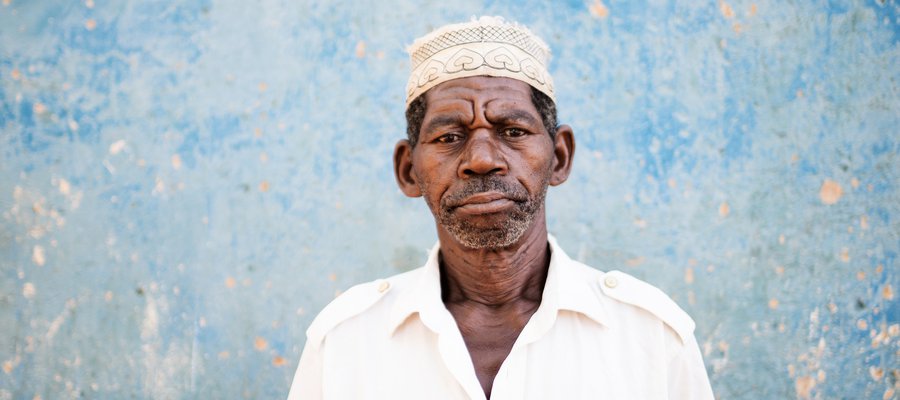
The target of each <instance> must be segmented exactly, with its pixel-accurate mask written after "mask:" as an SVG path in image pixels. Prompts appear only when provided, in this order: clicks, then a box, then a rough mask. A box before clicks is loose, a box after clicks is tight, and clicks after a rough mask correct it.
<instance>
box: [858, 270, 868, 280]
mask: <svg viewBox="0 0 900 400" xmlns="http://www.w3.org/2000/svg"><path fill="white" fill-rule="evenodd" d="M865 279H866V271H856V280H858V281H861V280H865Z"/></svg>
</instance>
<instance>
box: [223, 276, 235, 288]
mask: <svg viewBox="0 0 900 400" xmlns="http://www.w3.org/2000/svg"><path fill="white" fill-rule="evenodd" d="M236 285H237V280H236V279H234V278H232V277H230V276H229V277H227V278H225V287H227V288H229V289H231V288H233V287H235V286H236Z"/></svg>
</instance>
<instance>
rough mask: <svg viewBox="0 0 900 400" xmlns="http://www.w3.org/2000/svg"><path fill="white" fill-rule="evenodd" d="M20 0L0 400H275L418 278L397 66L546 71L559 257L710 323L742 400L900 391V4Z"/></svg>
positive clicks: (15, 17) (707, 351)
mask: <svg viewBox="0 0 900 400" xmlns="http://www.w3.org/2000/svg"><path fill="white" fill-rule="evenodd" d="M417 3H422V2H413V1H384V2H376V1H365V2H359V3H357V4H355V5H353V6H337V5H333V4H332V5H329V4H324V3H319V2H308V1H269V0H263V1H258V2H238V1H222V0H208V1H172V2H137V1H135V2H118V1H111V2H107V1H96V2H95V1H94V0H86V1H81V2H77V1H40V2H26V1H20V0H2V5H0V213H2V214H0V275H2V280H0V362H2V372H0V399H35V398H41V399H59V398H80V397H84V398H194V397H198V398H282V397H284V396H286V394H287V390H288V387H289V384H290V380H291V376H292V373H293V370H294V368H295V366H296V363H297V361H298V359H299V356H300V350H301V349H302V346H303V342H304V331H305V329H306V327H307V325H308V324H309V322H310V320H311V319H312V317H313V316H314V315H315V313H316V312H317V311H318V310H320V309H321V307H322V306H324V304H326V303H327V302H328V301H329V300H331V299H332V298H333V297H334V296H335V295H336V294H338V293H340V291H341V290H344V289H346V288H348V287H349V286H351V285H352V284H354V283H359V282H363V281H368V280H371V279H375V278H377V277H384V276H388V275H391V274H394V273H397V272H400V271H403V270H407V269H410V268H413V267H415V266H417V265H419V264H420V263H422V262H423V261H424V249H426V248H428V247H429V246H430V245H431V244H432V242H433V241H434V239H435V235H434V233H433V223H432V220H431V218H430V215H429V214H428V212H427V210H426V209H425V207H424V204H422V202H421V200H412V199H406V198H404V197H403V196H402V195H401V194H400V193H399V191H398V190H397V188H396V186H395V184H394V182H393V177H392V175H391V172H390V163H391V152H392V149H393V144H394V143H395V141H396V140H397V139H398V138H400V137H401V136H402V135H403V132H404V129H405V125H404V124H405V123H404V120H403V103H404V101H403V100H404V99H403V88H404V85H405V78H406V72H407V71H408V66H407V60H406V56H405V54H404V51H403V49H404V46H405V45H406V44H408V43H410V42H411V41H412V40H413V39H414V38H415V37H416V36H418V35H421V34H423V33H425V32H427V31H429V30H430V29H431V28H434V27H436V26H439V25H441V24H443V23H446V22H455V21H460V20H465V19H468V17H469V16H471V15H474V14H501V15H506V16H508V17H509V18H512V19H516V20H518V21H520V22H523V23H525V24H527V25H529V26H530V27H531V28H532V29H533V30H535V31H536V32H538V33H540V34H541V35H542V36H543V37H544V38H545V39H546V40H547V41H548V42H549V43H550V45H551V47H552V48H553V49H554V54H555V58H554V60H553V63H552V65H551V70H552V71H553V73H554V75H555V78H556V84H557V88H558V98H559V108H560V113H561V120H562V121H564V122H567V123H570V124H571V125H572V126H573V127H574V129H575V131H576V137H577V141H578V148H577V152H576V163H575V171H574V175H573V176H572V177H571V179H570V181H569V182H568V183H566V184H565V185H563V186H562V187H558V188H554V189H552V190H551V191H550V194H549V198H548V202H549V205H548V207H549V208H550V210H549V213H548V214H549V219H550V226H551V230H552V231H554V232H555V234H556V235H557V237H558V238H559V241H560V243H561V244H562V245H563V247H564V248H566V249H567V250H568V252H569V253H570V255H572V256H574V257H576V258H578V259H580V260H582V261H585V262H587V263H589V264H591V265H593V266H595V267H597V268H600V269H622V270H624V271H626V272H628V273H631V274H634V275H636V276H638V277H641V278H643V279H645V280H647V281H649V282H651V283H653V284H655V285H657V286H660V287H661V288H663V289H664V290H665V291H666V292H667V293H669V294H670V295H671V296H672V297H673V298H675V299H676V300H677V301H678V302H679V303H680V304H681V305H682V306H683V307H684V308H685V309H687V310H688V311H689V312H690V313H691V315H692V316H694V318H695V319H696V320H697V324H698V328H697V334H698V338H699V340H700V342H701V347H702V350H703V352H704V355H705V358H706V362H707V366H708V369H709V373H710V376H711V378H712V383H713V387H714V389H715V391H716V393H717V395H718V396H719V397H720V398H722V399H770V398H771V399H774V398H801V399H827V398H864V399H897V398H898V397H900V394H898V393H900V386H898V385H900V384H898V381H900V371H898V370H900V367H898V366H900V300H898V295H897V293H896V291H897V290H898V288H900V273H898V263H897V257H898V251H900V225H898V222H900V187H898V185H900V161H898V155H897V154H898V150H900V144H898V143H900V141H898V133H900V132H898V126H900V118H898V115H900V98H898V96H900V95H898V93H900V90H898V79H900V68H898V65H900V47H898V32H900V28H898V26H900V25H898V24H900V5H898V3H897V1H896V0H869V1H842V0H833V1H828V2H826V1H799V2H777V1H765V0H760V1H743V0H740V1H739V0H728V1H720V2H699V1H687V0H684V1H648V2H629V1H610V0H605V1H603V2H601V1H590V0H589V1H588V2H583V1H567V2H552V3H550V2H547V3H545V2H539V1H530V2H525V3H527V4H526V5H519V4H520V2H507V1H470V0H462V1H454V2H434V1H428V2H424V4H417Z"/></svg>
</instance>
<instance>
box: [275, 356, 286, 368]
mask: <svg viewBox="0 0 900 400" xmlns="http://www.w3.org/2000/svg"><path fill="white" fill-rule="evenodd" d="M272 365H274V366H276V367H283V366H285V365H287V360H285V359H284V357H282V356H275V358H273V359H272Z"/></svg>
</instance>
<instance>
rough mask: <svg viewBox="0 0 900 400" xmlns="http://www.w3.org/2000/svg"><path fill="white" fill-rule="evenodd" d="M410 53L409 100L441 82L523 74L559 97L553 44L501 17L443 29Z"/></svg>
mask: <svg viewBox="0 0 900 400" xmlns="http://www.w3.org/2000/svg"><path fill="white" fill-rule="evenodd" d="M409 54H410V59H411V62H412V69H413V70H412V73H411V74H410V77H409V82H408V83H407V88H406V89H407V90H406V104H407V105H409V103H411V102H412V101H413V100H414V99H415V98H416V97H418V96H419V95H421V94H422V93H425V92H426V91H428V89H431V88H432V87H434V86H436V85H438V84H440V83H443V82H446V81H449V80H452V79H458V78H465V77H470V76H497V77H507V78H512V79H517V80H520V81H523V82H525V83H528V84H529V85H531V86H533V87H534V88H536V89H538V90H540V91H541V92H544V93H545V94H547V95H548V96H549V97H550V98H551V99H554V101H555V96H554V93H553V80H552V78H551V77H550V74H549V72H548V71H547V63H548V62H549V60H550V49H549V48H548V47H547V45H546V44H544V42H543V41H542V40H541V39H540V38H538V37H537V36H535V35H534V34H532V33H531V31H529V30H528V28H525V27H524V26H520V25H518V24H515V23H508V22H505V21H504V20H503V19H502V18H499V17H481V18H480V19H477V20H473V21H471V22H468V23H463V24H456V25H448V26H445V27H443V28H440V29H438V30H436V31H434V32H432V33H430V34H428V35H426V36H424V37H422V38H420V39H418V40H417V41H416V42H415V43H413V45H412V46H410V48H409Z"/></svg>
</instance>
